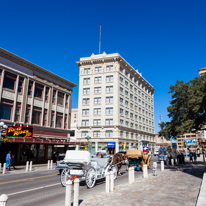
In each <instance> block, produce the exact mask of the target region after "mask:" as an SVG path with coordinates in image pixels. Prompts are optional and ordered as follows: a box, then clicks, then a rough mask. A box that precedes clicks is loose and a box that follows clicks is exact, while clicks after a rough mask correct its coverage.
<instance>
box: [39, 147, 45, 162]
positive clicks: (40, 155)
mask: <svg viewBox="0 0 206 206" xmlns="http://www.w3.org/2000/svg"><path fill="white" fill-rule="evenodd" d="M44 154H45V145H44V144H40V145H39V149H38V156H37V161H42V160H44V156H45V155H44Z"/></svg>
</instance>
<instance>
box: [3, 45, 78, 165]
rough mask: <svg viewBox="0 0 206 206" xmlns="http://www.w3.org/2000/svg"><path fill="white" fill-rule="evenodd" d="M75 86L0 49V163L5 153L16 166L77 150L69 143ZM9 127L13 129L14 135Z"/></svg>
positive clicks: (72, 143) (43, 160)
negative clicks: (1, 124) (0, 130)
mask: <svg viewBox="0 0 206 206" xmlns="http://www.w3.org/2000/svg"><path fill="white" fill-rule="evenodd" d="M75 86H76V84H74V83H72V82H70V81H68V80H66V79H64V78H62V77H60V76H58V75H56V74H54V73H52V72H50V71H48V70H45V69H44V68H41V67H39V66H37V65H35V64H33V63H31V62H29V61H27V60H25V59H23V58H21V57H19V56H17V55H15V54H13V53H11V52H9V51H6V50H4V49H2V48H0V122H4V124H6V125H7V126H8V129H7V130H5V131H3V133H2V136H1V139H0V163H3V162H5V157H6V154H7V153H8V151H11V153H12V154H14V155H15V159H16V162H15V163H16V164H24V163H25V162H26V161H33V162H34V163H45V162H47V160H49V159H53V154H54V152H58V153H63V152H65V151H66V150H67V149H75V148H76V145H78V144H79V143H77V142H70V132H71V130H70V122H71V103H72V92H73V87H75ZM9 128H10V131H11V130H12V128H13V130H16V131H15V132H16V133H15V135H14V136H12V135H11V134H9V133H8V132H9ZM25 131H27V132H25ZM28 131H29V132H28ZM26 133H27V134H26ZM28 133H32V138H30V137H29V136H28ZM22 134H25V135H27V136H24V137H22V136H21V135H22ZM8 135H9V136H8ZM19 135H20V136H19Z"/></svg>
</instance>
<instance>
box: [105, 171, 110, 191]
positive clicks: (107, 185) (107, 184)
mask: <svg viewBox="0 0 206 206" xmlns="http://www.w3.org/2000/svg"><path fill="white" fill-rule="evenodd" d="M109 176H110V173H109V172H107V173H106V184H105V190H106V193H109Z"/></svg>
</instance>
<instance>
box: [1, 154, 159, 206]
mask: <svg viewBox="0 0 206 206" xmlns="http://www.w3.org/2000/svg"><path fill="white" fill-rule="evenodd" d="M153 161H157V157H152V162H153ZM159 168H160V164H158V169H159ZM151 172H152V169H150V170H149V173H151ZM121 174H122V175H121V176H118V178H117V179H116V180H115V182H114V184H115V185H118V184H121V183H125V182H127V181H128V173H127V172H126V166H125V165H123V166H122V170H121ZM140 176H142V172H140V171H136V172H135V178H137V177H140ZM65 190H66V189H65V187H62V186H61V184H60V175H59V174H58V171H55V170H45V171H36V172H30V173H26V172H25V173H16V174H8V175H0V194H7V195H8V196H9V200H8V202H7V206H19V205H20V206H48V205H52V206H61V205H62V206H63V205H64V200H65ZM104 190H105V179H101V180H98V181H97V182H96V185H95V187H94V188H92V189H87V186H86V185H85V182H84V181H82V182H81V183H80V200H82V199H83V198H85V197H86V196H89V195H92V194H94V193H98V192H101V191H104Z"/></svg>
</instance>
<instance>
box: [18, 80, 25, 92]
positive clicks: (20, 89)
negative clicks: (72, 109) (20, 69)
mask: <svg viewBox="0 0 206 206" xmlns="http://www.w3.org/2000/svg"><path fill="white" fill-rule="evenodd" d="M23 84H24V78H22V77H20V78H19V85H18V93H20V94H22V92H23Z"/></svg>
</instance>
